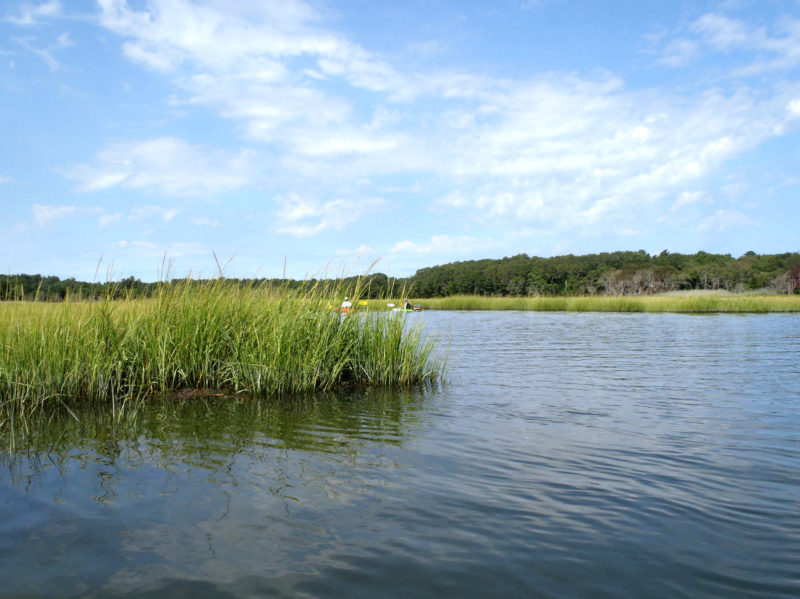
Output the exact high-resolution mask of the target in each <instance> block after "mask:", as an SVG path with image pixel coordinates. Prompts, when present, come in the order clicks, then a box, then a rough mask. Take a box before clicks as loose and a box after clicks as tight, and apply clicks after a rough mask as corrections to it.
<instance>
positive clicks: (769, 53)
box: [690, 13, 800, 77]
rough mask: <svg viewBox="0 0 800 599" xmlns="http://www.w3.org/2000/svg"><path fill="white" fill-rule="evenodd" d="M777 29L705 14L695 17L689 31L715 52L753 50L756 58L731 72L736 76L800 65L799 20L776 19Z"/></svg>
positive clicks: (718, 15)
mask: <svg viewBox="0 0 800 599" xmlns="http://www.w3.org/2000/svg"><path fill="white" fill-rule="evenodd" d="M775 30H776V32H774V33H773V32H770V31H769V30H768V29H767V28H766V27H765V26H758V27H755V26H751V25H750V24H748V23H746V22H744V21H741V20H738V19H732V18H730V17H727V16H724V15H720V14H714V13H707V14H705V15H703V16H702V17H700V18H699V19H697V20H696V21H695V22H694V23H693V24H692V25H691V27H690V32H691V33H693V34H696V35H697V38H698V41H700V42H702V43H704V44H706V45H707V46H708V47H710V48H711V49H712V50H715V51H717V52H730V51H733V50H748V51H753V52H754V53H755V59H754V60H753V61H752V62H751V63H749V64H747V65H745V66H742V67H740V68H737V69H735V70H734V71H733V74H734V75H737V76H740V77H741V76H750V75H757V74H760V73H763V72H764V71H770V70H783V69H789V68H794V67H796V66H797V65H798V64H800V20H797V19H793V18H788V17H787V18H783V19H778V20H776V22H775Z"/></svg>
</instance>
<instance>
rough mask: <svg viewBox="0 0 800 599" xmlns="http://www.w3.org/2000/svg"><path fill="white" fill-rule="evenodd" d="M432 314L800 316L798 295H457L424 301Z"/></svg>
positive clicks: (799, 298)
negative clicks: (616, 313)
mask: <svg viewBox="0 0 800 599" xmlns="http://www.w3.org/2000/svg"><path fill="white" fill-rule="evenodd" d="M421 303H422V306H423V308H425V309H428V310H531V311H562V312H677V313H681V312H684V313H709V312H735V313H766V312H800V296H797V295H736V294H731V295H722V294H712V293H708V294H691V295H652V296H633V297H632V296H613V297H612V296H573V297H487V296H471V295H455V296H450V297H443V298H432V299H426V300H421Z"/></svg>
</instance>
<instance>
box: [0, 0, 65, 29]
mask: <svg viewBox="0 0 800 599" xmlns="http://www.w3.org/2000/svg"><path fill="white" fill-rule="evenodd" d="M60 13H61V2H59V1H58V0H50V1H49V2H44V3H42V4H23V5H22V6H21V7H20V9H19V12H18V13H17V14H16V15H15V16H11V17H6V21H9V22H11V23H14V24H15V25H23V26H28V25H34V24H36V23H37V21H39V20H40V19H41V18H44V17H57V16H58V15H59V14H60Z"/></svg>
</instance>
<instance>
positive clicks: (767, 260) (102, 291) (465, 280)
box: [0, 250, 800, 301]
mask: <svg viewBox="0 0 800 599" xmlns="http://www.w3.org/2000/svg"><path fill="white" fill-rule="evenodd" d="M228 280H229V281H232V282H235V283H238V284H240V285H269V286H274V287H276V288H277V287H289V288H303V287H308V286H311V285H314V284H316V283H317V281H314V280H311V281H294V280H286V279H228ZM194 283H196V284H200V283H201V282H200V281H195V282H194ZM163 284H169V283H144V282H142V281H140V280H139V279H136V278H134V277H129V278H127V279H122V280H120V281H113V282H110V281H109V282H105V283H97V282H93V283H87V282H81V281H76V280H75V279H65V280H61V279H59V278H58V277H54V276H44V277H43V276H42V275H38V274H37V275H27V274H18V275H0V299H4V300H23V299H24V300H32V299H39V300H45V301H58V300H62V299H64V298H65V297H66V296H67V295H70V296H71V297H81V298H85V299H96V298H105V297H111V298H120V297H126V296H131V295H133V296H149V295H151V294H152V293H153V292H154V291H155V290H156V289H157V288H158V286H159V285H163ZM357 285H358V286H359V287H360V289H361V295H362V296H363V297H367V298H384V297H397V296H398V295H400V294H403V293H405V294H407V295H409V296H413V297H415V298H426V297H444V296H448V295H458V294H467V295H496V296H509V295H511V296H536V295H545V296H555V295H643V294H652V293H664V292H668V291H679V290H693V289H711V290H716V289H724V290H728V291H734V292H739V291H759V290H763V291H768V292H772V293H800V253H797V252H794V253H788V252H787V253H784V254H764V255H759V254H756V253H755V252H747V253H746V254H744V255H743V256H740V257H739V258H733V257H732V256H731V255H730V254H709V253H706V252H697V253H696V254H673V253H670V252H668V251H666V250H665V251H663V252H661V253H660V254H657V255H649V254H648V253H647V252H645V251H644V250H639V251H638V252H610V253H601V254H586V255H583V256H574V255H572V254H570V255H566V256H555V257H552V258H539V257H536V256H528V255H526V254H519V255H516V256H512V257H510V258H501V259H496V260H492V259H486V260H469V261H465V262H451V263H449V264H443V265H439V266H431V267H428V268H422V269H420V270H418V271H417V272H416V273H415V274H414V275H413V276H411V277H408V278H389V277H387V276H386V275H384V274H382V273H375V274H369V275H365V276H362V277H348V278H344V279H340V280H338V281H336V282H335V285H334V288H336V289H337V290H339V291H340V293H342V294H352V293H353V290H354V289H355V288H356V286H357Z"/></svg>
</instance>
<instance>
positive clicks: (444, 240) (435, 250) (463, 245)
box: [389, 235, 485, 255]
mask: <svg viewBox="0 0 800 599" xmlns="http://www.w3.org/2000/svg"><path fill="white" fill-rule="evenodd" d="M477 245H485V242H481V241H479V240H478V239H476V238H474V237H470V236H468V235H462V236H452V235H434V236H433V237H431V238H430V239H429V240H428V241H426V242H423V243H416V242H414V241H409V240H405V241H400V242H398V243H396V244H394V246H393V247H392V249H391V250H389V251H390V253H392V254H417V255H426V254H445V255H461V254H463V253H464V252H466V251H469V250H472V249H474V248H475V247H476V246H477Z"/></svg>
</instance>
